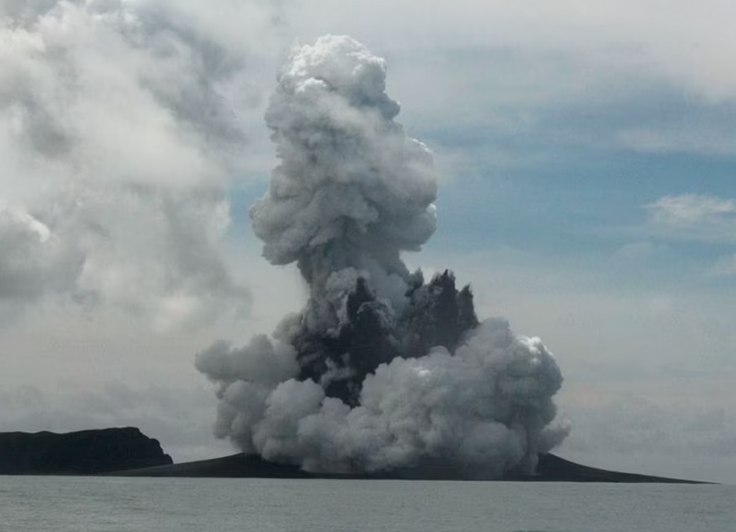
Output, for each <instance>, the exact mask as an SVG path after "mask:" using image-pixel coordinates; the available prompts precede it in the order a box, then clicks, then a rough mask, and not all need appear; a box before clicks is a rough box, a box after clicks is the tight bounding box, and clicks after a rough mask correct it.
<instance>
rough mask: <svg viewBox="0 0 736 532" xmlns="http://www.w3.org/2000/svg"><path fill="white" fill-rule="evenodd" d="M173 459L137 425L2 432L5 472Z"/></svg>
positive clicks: (76, 470)
mask: <svg viewBox="0 0 736 532" xmlns="http://www.w3.org/2000/svg"><path fill="white" fill-rule="evenodd" d="M172 463H173V461H172V460H171V457H170V456H169V455H167V454H165V453H164V451H163V450H162V449H161V445H160V444H159V442H158V441H157V440H154V439H151V438H149V437H147V436H145V435H144V434H143V433H141V431H140V430H138V429H136V428H112V429H102V430H85V431H80V432H70V433H66V434H55V433H53V432H38V433H35V434H31V433H27V432H3V433H0V474H4V475H93V474H98V473H110V472H113V471H120V470H125V469H137V468H145V467H152V466H161V465H170V464H172Z"/></svg>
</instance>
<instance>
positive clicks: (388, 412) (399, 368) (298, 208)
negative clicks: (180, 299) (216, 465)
mask: <svg viewBox="0 0 736 532" xmlns="http://www.w3.org/2000/svg"><path fill="white" fill-rule="evenodd" d="M385 75H386V66H385V63H384V60H383V59H381V58H379V57H376V56H374V55H372V54H371V53H370V52H369V51H368V50H367V49H366V48H365V47H363V46H362V45H361V44H360V43H358V42H356V41H354V40H353V39H351V38H348V37H335V36H325V37H322V38H320V39H319V40H317V42H316V43H315V44H314V45H311V46H302V47H301V48H298V49H297V50H296V51H295V52H294V53H293V55H292V57H291V58H290V60H289V61H288V63H287V64H286V66H285V68H284V70H283V72H282V73H281V75H280V77H279V84H278V87H277V89H276V92H275V94H274V95H273V96H272V98H271V101H270V105H269V108H268V110H267V113H266V121H267V124H268V126H269V128H270V129H271V131H272V138H273V141H274V142H275V143H276V145H277V150H278V157H279V159H280V164H279V166H278V167H276V168H275V169H274V170H273V174H272V177H271V183H270V189H269V191H268V193H267V194H266V195H265V197H263V198H262V199H261V200H259V201H258V202H257V203H256V204H255V205H254V206H253V207H252V209H251V211H250V217H251V220H252V225H253V228H254V231H255V233H256V235H257V236H258V237H259V238H260V239H261V240H263V242H264V249H263V253H264V256H265V257H266V258H267V259H268V260H269V261H270V262H271V263H273V264H276V265H285V264H291V263H296V265H297V266H298V268H299V271H300V272H301V275H302V276H303V278H304V280H305V281H306V283H307V285H308V287H309V299H308V301H307V303H306V306H305V308H304V309H303V310H302V311H301V312H300V313H298V314H294V315H290V316H287V317H286V318H284V319H283V321H282V323H281V324H280V325H279V326H278V327H277V329H276V331H275V332H274V333H273V334H272V335H271V336H265V335H262V336H257V337H255V338H253V339H252V341H251V342H250V343H249V344H248V345H247V346H245V347H242V348H233V347H232V346H230V345H229V344H226V343H217V344H215V345H213V346H212V347H210V348H209V349H207V350H206V351H205V352H203V353H200V354H199V355H198V357H197V367H198V369H199V370H200V371H201V372H203V373H204V374H206V375H207V376H208V377H209V378H210V379H212V380H213V381H215V382H216V383H217V395H218V398H219V400H220V402H219V406H218V415H217V422H216V428H215V430H216V435H217V436H218V437H221V438H230V439H231V440H232V441H233V442H235V443H236V444H237V446H238V447H239V448H241V449H242V450H243V451H244V452H245V453H257V454H259V455H260V456H262V457H263V458H264V459H266V460H269V461H273V462H278V463H290V464H298V465H300V466H301V467H302V468H303V469H305V470H307V471H313V472H323V473H354V474H355V473H357V474H401V473H402V472H415V473H416V472H421V471H427V472H432V471H435V472H436V471H441V472H442V475H443V476H450V477H458V478H499V477H502V476H503V475H504V474H508V473H509V472H527V473H529V472H532V471H533V469H534V467H535V465H536V460H537V456H538V454H539V453H542V452H546V451H548V450H550V449H551V448H552V447H554V446H555V445H557V444H558V443H559V442H560V441H561V440H562V438H563V437H564V435H565V430H564V429H563V428H561V427H559V426H555V425H554V424H553V423H552V422H553V420H554V418H555V405H554V403H553V402H552V397H553V395H554V394H555V393H556V392H557V391H558V390H559V388H560V385H561V383H562V375H561V373H560V370H559V368H558V366H557V364H556V363H555V360H554V358H553V357H552V355H551V354H550V353H549V351H547V349H546V348H545V347H544V345H542V343H541V342H540V341H539V340H538V339H536V338H524V337H517V336H515V335H514V334H513V333H512V332H511V331H510V329H509V326H508V323H507V322H506V321H504V320H502V319H489V320H485V321H483V322H479V320H478V318H477V317H476V313H475V310H474V307H473V294H472V292H471V290H470V289H469V287H465V288H462V289H458V288H457V287H456V282H455V278H454V276H453V274H452V273H451V272H449V271H445V272H444V273H441V274H439V275H436V276H434V277H433V278H432V279H430V280H426V279H424V277H423V275H422V273H421V272H419V271H418V272H414V273H412V272H410V271H409V270H408V269H407V267H406V265H405V264H404V263H403V262H402V260H401V253H402V252H403V251H418V250H419V249H420V247H421V246H422V244H424V243H425V242H426V241H427V240H428V238H429V237H430V236H431V235H432V233H433V232H434V230H435V226H436V212H435V207H434V204H433V202H434V201H435V199H436V195H437V182H436V179H435V173H434V170H433V164H432V157H431V154H430V152H429V150H428V149H427V148H426V146H425V145H424V144H422V143H421V142H419V141H417V140H415V139H412V138H410V137H408V136H407V135H406V134H405V133H404V131H403V129H402V127H401V126H400V125H399V124H398V123H396V122H394V118H395V117H396V115H397V114H398V113H399V105H398V104H397V103H396V102H395V101H393V100H392V99H390V98H389V97H388V96H387V95H386V92H385Z"/></svg>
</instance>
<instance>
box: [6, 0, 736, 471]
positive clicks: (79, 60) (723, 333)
mask: <svg viewBox="0 0 736 532" xmlns="http://www.w3.org/2000/svg"><path fill="white" fill-rule="evenodd" d="M735 19H736V4H735V3H733V2H728V1H725V0H704V1H701V2H697V3H695V2H690V1H685V0H668V1H667V2H665V1H663V0H637V1H629V0H618V1H615V2H614V1H612V0H611V1H609V0H599V1H597V2H594V3H593V2H583V1H580V0H545V1H542V0H528V1H526V2H502V1H496V0H486V1H484V2H480V1H477V0H474V1H471V0H453V1H445V0H438V1H435V2H431V3H426V2H417V1H416V0H390V1H389V0H376V1H373V2H365V1H352V0H339V1H338V0H314V1H309V0H301V1H296V0H282V1H279V2H276V1H272V2H266V1H260V0H250V1H249V0H210V1H207V2H205V1H203V0H98V1H93V0H88V1H86V2H84V1H70V2H56V1H54V0H33V1H20V0H0V362H2V366H1V369H0V431H9V430H43V429H50V430H59V431H62V430H72V429H81V428H94V427H102V426H115V425H135V426H139V427H141V428H142V429H143V430H144V431H145V432H146V433H147V434H149V435H150V436H153V437H156V438H159V439H160V440H161V441H162V443H163V444H164V446H165V448H166V449H167V451H169V452H170V453H171V454H172V455H174V458H175V459H176V460H178V461H181V460H188V459H194V458H207V457H211V456H214V455H223V454H227V453H229V452H231V449H230V446H229V445H228V444H227V443H224V442H218V441H216V440H215V439H214V437H213V436H212V435H211V432H212V431H211V426H212V423H213V421H214V407H215V398H214V395H213V394H212V389H211V386H210V384H209V383H208V382H207V381H206V379H205V378H204V377H203V376H202V375H200V374H199V373H197V372H196V370H195V369H194V364H193V361H194V356H195V354H196V353H197V352H199V351H201V350H202V349H204V348H205V347H207V346H208V345H209V344H211V343H212V342H213V341H214V340H217V339H226V340H231V341H233V342H235V343H238V342H243V341H245V340H247V338H248V337H249V336H250V335H252V334H254V333H258V332H269V331H270V330H272V328H273V326H274V325H275V324H276V323H277V322H278V320H279V318H280V317H281V316H283V315H284V314H285V313H287V312H290V311H296V310H298V309H299V308H300V307H301V305H302V304H303V301H304V297H305V292H304V287H303V286H302V285H301V281H300V280H299V278H298V274H297V272H296V270H295V268H293V267H278V268H277V267H273V266H270V265H268V264H267V263H266V262H265V261H264V260H263V259H261V257H260V245H259V242H258V241H257V240H256V239H255V237H253V235H252V232H251V229H250V225H249V221H248V216H247V210H248V206H249V205H250V204H251V203H252V202H253V201H254V200H255V199H257V198H258V197H260V196H261V195H262V194H263V193H264V192H265V190H266V187H267V180H268V174H269V171H270V168H271V167H272V166H273V165H274V164H275V154H274V150H273V148H272V146H271V144H270V141H269V133H268V131H267V129H266V127H265V125H264V124H263V118H262V115H263V111H264V109H265V106H266V104H267V100H268V96H269V94H270V92H271V91H272V89H273V87H274V86H275V82H276V76H277V73H278V69H279V66H280V64H281V63H282V62H283V60H284V59H285V57H286V56H287V54H288V52H289V50H290V49H291V47H292V45H293V44H294V43H295V42H311V41H313V40H314V39H315V38H316V37H318V36H319V35H321V34H324V33H335V34H349V35H352V36H353V37H355V38H357V39H358V40H360V41H362V42H363V43H364V44H365V45H366V46H368V47H369V48H370V49H371V50H372V51H373V52H374V53H377V54H379V55H382V56H384V57H386V59H387V61H388V67H389V73H388V93H389V95H391V96H392V97H393V98H394V99H397V100H398V101H400V102H401V105H402V113H401V115H400V116H399V121H401V122H402V123H403V124H404V126H405V128H406V130H407V131H408V132H409V133H410V134H411V135H412V136H414V137H416V138H419V139H421V140H422V141H424V142H425V143H426V144H427V145H428V146H429V147H430V148H431V149H432V151H433V152H434V154H435V158H436V163H437V166H438V168H439V170H440V173H441V186H440V192H439V196H440V198H439V201H438V212H439V229H438V231H437V234H436V235H435V236H434V237H433V239H432V240H431V241H430V243H429V244H428V245H427V246H426V247H425V249H424V250H423V251H422V252H421V253H418V254H411V255H408V256H406V257H405V259H406V261H407V262H408V263H409V264H410V265H412V266H415V267H422V268H423V269H424V270H425V271H428V272H434V271H438V270H444V269H445V268H451V269H453V270H455V272H456V274H457V277H458V279H459V280H460V282H463V283H471V284H472V286H473V289H474V292H475V294H476V302H477V307H478V311H479V315H480V316H481V317H488V316H497V315H501V316H506V317H508V318H509V319H510V320H511V324H512V327H513V328H514V330H515V331H516V332H518V333H519V334H524V335H529V336H540V337H541V338H542V340H543V341H544V342H545V344H546V345H547V346H548V347H549V348H550V349H551V350H552V352H554V353H555V355H556V357H557V360H558V362H559V364H560V366H561V368H562V370H563V372H564V374H565V384H564V386H563V390H562V392H561V393H560V395H559V396H558V404H559V405H560V407H561V415H562V416H564V417H567V418H569V419H570V420H571V422H572V424H573V431H572V433H571V435H570V436H569V438H568V439H567V441H566V442H565V443H564V444H563V446H562V448H561V449H560V450H559V452H560V453H561V454H562V455H564V456H566V457H569V458H571V459H574V460H578V461H581V462H584V463H587V464H590V465H597V466H601V467H610V468H618V469H622V470H628V471H634V472H646V473H655V474H662V475H670V476H686V477H694V478H703V479H710V480H722V481H728V482H736V409H735V408H734V405H736V328H734V327H733V324H732V323H733V317H734V315H736V142H734V139H735V138H736V63H734V62H733V60H732V54H731V51H732V50H733V49H735V47H736V33H734V32H733V30H732V28H731V26H732V21H733V20H735Z"/></svg>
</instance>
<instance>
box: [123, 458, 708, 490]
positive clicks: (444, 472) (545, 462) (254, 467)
mask: <svg viewBox="0 0 736 532" xmlns="http://www.w3.org/2000/svg"><path fill="white" fill-rule="evenodd" d="M114 475H116V476H132V477H209V478H293V479H298V478H311V479H323V478H342V479H386V480H389V479H390V480H462V479H464V478H467V477H464V476H463V475H462V474H458V473H457V472H456V471H451V470H448V469H444V468H432V469H430V470H427V469H424V468H417V469H405V470H401V471H392V472H388V473H381V474H363V475H335V474H322V473H308V472H306V471H302V470H301V469H299V467H298V466H294V465H283V464H273V463H270V462H266V461H265V460H263V459H262V458H260V457H258V456H254V455H248V456H246V455H244V454H235V455H231V456H226V457H223V458H215V459H212V460H201V461H197V462H188V463H183V464H176V465H170V466H160V467H150V468H145V469H137V470H133V471H121V472H117V473H114ZM503 480H506V481H519V482H606V483H668V484H708V483H707V482H698V481H692V480H682V479H673V478H664V477H655V476H649V475H638V474H634V473H621V472H617V471H606V470H604V469H596V468H593V467H587V466H584V465H580V464H576V463H574V462H570V461H569V460H565V459H563V458H560V457H559V456H555V455H553V454H544V455H540V456H539V465H538V466H537V473H536V474H535V475H509V476H507V477H506V478H504V479H503Z"/></svg>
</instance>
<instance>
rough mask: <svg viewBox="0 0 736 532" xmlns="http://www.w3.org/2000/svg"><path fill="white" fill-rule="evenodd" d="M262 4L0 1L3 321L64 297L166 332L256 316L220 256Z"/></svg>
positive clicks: (264, 24) (264, 18) (223, 0)
mask: <svg viewBox="0 0 736 532" xmlns="http://www.w3.org/2000/svg"><path fill="white" fill-rule="evenodd" d="M236 4H237V5H236ZM261 4H262V5H261ZM265 5H266V2H260V0H252V1H248V2H229V1H227V0H214V1H213V2H208V3H202V2H186V1H182V2H178V1H177V2H173V1H171V0H147V1H142V2H141V1H133V0H69V1H60V0H30V1H28V0H4V1H2V2H0V248H1V249H2V253H0V313H1V312H2V311H5V313H7V314H14V313H17V311H18V310H19V308H22V307H25V306H26V305H27V304H28V303H30V302H34V301H37V300H39V299H41V298H42V297H47V296H54V295H61V296H62V297H63V298H65V299H67V300H68V299H72V300H75V301H79V302H82V303H83V304H85V305H89V304H94V303H97V302H109V303H113V304H116V305H121V306H123V307H125V308H130V309H132V310H134V311H135V313H136V314H139V313H142V314H143V315H145V316H148V317H152V318H153V319H154V320H155V321H156V323H159V324H161V325H163V326H166V325H167V324H171V323H174V322H181V321H183V322H185V323H191V322H192V321H193V320H194V321H199V320H205V321H207V320H210V319H214V318H216V317H218V316H219V315H221V314H222V313H224V312H228V311H233V312H238V311H239V310H240V309H242V308H243V306H244V305H247V304H248V301H249V296H248V293H247V291H245V290H244V289H243V288H242V287H240V286H238V285H237V283H236V282H235V281H234V280H233V279H232V278H231V276H230V274H229V273H228V271H227V269H226V267H225V264H224V263H223V261H222V260H221V258H220V253H219V252H218V248H217V243H218V241H219V239H220V236H221V235H222V233H223V231H224V230H225V228H226V227H227V224H228V222H229V212H228V203H227V201H226V196H225V194H224V192H223V189H224V188H225V187H224V185H225V184H226V179H228V178H229V176H230V175H233V174H236V173H238V172H241V171H242V169H243V165H244V164H247V163H244V159H245V158H244V157H242V152H243V145H244V144H245V141H246V134H247V132H246V131H245V130H244V127H245V126H244V124H246V126H247V124H249V123H251V122H250V121H249V120H246V119H245V117H246V116H247V115H249V113H251V112H252V111H251V110H252V109H253V108H254V107H257V106H256V105H255V102H256V101H257V96H258V94H257V92H256V90H255V89H254V88H252V87H253V86H254V85H253V81H254V80H253V78H254V77H255V75H254V74H252V73H251V71H250V70H249V67H250V66H251V65H252V64H253V63H254V61H255V58H253V57H252V56H251V55H250V53H249V51H250V50H252V49H253V48H252V46H251V43H250V42H248V39H251V38H252V39H254V40H258V39H261V37H262V35H261V34H260V32H262V31H263V30H267V29H268V27H269V23H268V20H269V16H270V14H269V10H268V9H267V8H266V7H265ZM214 13H216V14H217V15H216V16H217V17H218V18H217V20H213V17H214V16H215V15H214ZM228 19H231V20H238V21H240V22H238V23H237V24H238V26H239V27H237V28H236V27H235V23H234V22H233V23H228ZM223 22H224V23H223ZM243 35H248V37H243ZM259 113H260V111H259ZM259 120H260V118H259Z"/></svg>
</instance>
